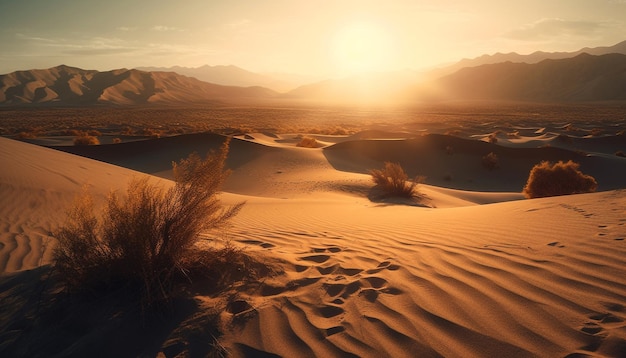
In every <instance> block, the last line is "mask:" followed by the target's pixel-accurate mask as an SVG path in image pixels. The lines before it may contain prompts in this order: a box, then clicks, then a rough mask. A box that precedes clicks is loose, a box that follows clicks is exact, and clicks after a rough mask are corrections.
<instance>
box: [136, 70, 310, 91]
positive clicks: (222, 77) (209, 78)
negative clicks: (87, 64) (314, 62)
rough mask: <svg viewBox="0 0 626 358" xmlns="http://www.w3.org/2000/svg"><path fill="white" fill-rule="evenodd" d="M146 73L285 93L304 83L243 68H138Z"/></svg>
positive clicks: (296, 79) (298, 79)
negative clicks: (175, 74) (179, 76)
mask: <svg viewBox="0 0 626 358" xmlns="http://www.w3.org/2000/svg"><path fill="white" fill-rule="evenodd" d="M137 69H138V70H141V71H146V72H155V71H156V72H176V73H178V74H180V75H183V76H188V77H194V78H197V79H199V80H200V81H204V82H209V83H215V84H218V85H222V86H238V87H252V86H260V87H267V88H271V89H272V90H274V91H278V92H286V91H289V90H291V89H294V88H295V87H297V86H298V85H300V84H302V82H301V81H306V78H305V77H298V76H287V75H281V74H272V75H264V74H259V73H254V72H250V71H248V70H244V69H243V68H240V67H237V66H233V65H229V66H209V65H204V66H200V67H181V66H174V67H138V68H137Z"/></svg>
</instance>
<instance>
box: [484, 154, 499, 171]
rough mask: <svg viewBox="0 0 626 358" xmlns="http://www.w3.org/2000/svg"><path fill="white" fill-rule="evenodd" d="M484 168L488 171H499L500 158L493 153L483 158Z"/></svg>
mask: <svg viewBox="0 0 626 358" xmlns="http://www.w3.org/2000/svg"><path fill="white" fill-rule="evenodd" d="M483 167H485V168H487V169H488V170H494V169H498V168H499V167H500V163H499V161H498V156H497V155H496V153H494V152H491V153H489V154H487V155H485V156H484V157H483Z"/></svg>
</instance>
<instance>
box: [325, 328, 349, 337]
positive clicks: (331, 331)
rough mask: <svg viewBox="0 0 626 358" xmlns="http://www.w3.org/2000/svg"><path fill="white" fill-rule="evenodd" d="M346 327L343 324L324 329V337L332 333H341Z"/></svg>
mask: <svg viewBox="0 0 626 358" xmlns="http://www.w3.org/2000/svg"><path fill="white" fill-rule="evenodd" d="M345 330H346V329H345V328H343V326H336V327H330V328H327V329H326V337H328V336H332V335H333V334H337V333H341V332H343V331H345Z"/></svg>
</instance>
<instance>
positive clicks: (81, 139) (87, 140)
mask: <svg viewBox="0 0 626 358" xmlns="http://www.w3.org/2000/svg"><path fill="white" fill-rule="evenodd" d="M98 144H100V140H98V138H97V137H94V136H92V135H80V136H78V137H75V138H74V145H98Z"/></svg>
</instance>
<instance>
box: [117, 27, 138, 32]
mask: <svg viewBox="0 0 626 358" xmlns="http://www.w3.org/2000/svg"><path fill="white" fill-rule="evenodd" d="M116 30H119V31H124V32H129V31H135V30H137V27H128V26H119V27H116Z"/></svg>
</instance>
